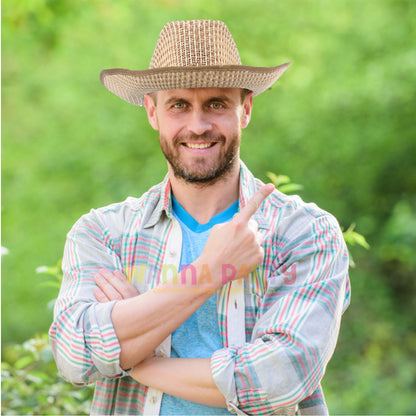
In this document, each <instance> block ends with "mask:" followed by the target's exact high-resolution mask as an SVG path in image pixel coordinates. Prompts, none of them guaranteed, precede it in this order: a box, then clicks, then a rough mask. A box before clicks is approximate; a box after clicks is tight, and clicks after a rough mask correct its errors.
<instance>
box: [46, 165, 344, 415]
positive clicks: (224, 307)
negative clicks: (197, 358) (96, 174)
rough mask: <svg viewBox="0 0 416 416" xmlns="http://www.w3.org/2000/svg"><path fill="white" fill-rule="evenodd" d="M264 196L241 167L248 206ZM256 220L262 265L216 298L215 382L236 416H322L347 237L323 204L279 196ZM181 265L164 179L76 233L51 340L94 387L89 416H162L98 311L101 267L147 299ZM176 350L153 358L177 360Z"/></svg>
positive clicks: (62, 361)
mask: <svg viewBox="0 0 416 416" xmlns="http://www.w3.org/2000/svg"><path fill="white" fill-rule="evenodd" d="M261 185H262V183H261V182H260V181H259V180H257V179H255V178H254V177H253V176H252V174H251V173H250V172H249V171H248V169H247V168H246V167H245V165H244V164H243V163H242V162H241V169H240V197H239V205H240V207H243V206H244V205H245V204H246V202H247V201H248V199H249V198H250V197H251V196H252V195H254V193H255V192H256V190H257V189H258V188H259V187H260V186H261ZM253 219H255V220H256V221H257V223H258V227H259V231H260V233H261V234H262V236H263V247H264V251H265V256H264V262H263V264H262V265H261V266H260V267H259V268H258V269H257V270H256V271H255V272H254V273H251V274H250V275H249V276H248V277H247V278H245V279H243V280H242V279H240V280H236V281H233V282H230V283H227V284H226V285H225V286H223V287H222V288H221V289H220V290H219V291H218V305H217V312H218V324H219V328H220V334H221V338H222V343H223V348H222V349H220V350H218V351H216V352H215V353H214V354H213V356H212V358H211V370H212V374H213V377H214V380H215V383H216V384H217V386H218V388H219V389H220V391H221V393H222V394H223V395H224V396H225V398H226V400H227V404H228V409H229V410H230V411H231V412H233V413H237V414H261V415H265V414H296V413H297V414H325V413H327V409H326V405H325V401H324V397H323V394H322V390H321V388H320V382H321V379H322V376H323V374H324V372H325V367H326V365H327V363H328V361H329V359H330V358H331V356H332V353H333V351H334V349H335V345H336V342H337V337H338V332H339V326H340V321H341V315H342V313H343V311H344V310H345V309H346V307H347V306H348V304H349V299H350V288H349V280H348V254H347V249H346V246H345V243H344V240H343V237H342V233H341V231H340V229H339V225H338V223H337V221H336V220H335V218H334V217H333V216H331V215H330V214H328V213H327V212H325V211H322V210H321V209H319V208H318V207H317V206H316V205H315V204H306V203H304V202H303V201H302V200H301V199H300V198H299V197H297V196H287V195H284V194H282V193H280V192H278V191H274V192H273V194H272V195H270V196H269V197H268V198H267V199H266V200H265V201H264V202H263V203H262V204H261V206H260V207H259V209H258V211H257V212H256V214H254V216H253ZM180 256H181V229H180V226H179V224H178V222H177V221H176V220H175V218H174V217H173V215H172V207H171V198H170V183H169V180H168V178H167V177H166V178H165V180H164V181H163V182H162V183H161V184H159V185H157V186H155V187H153V188H151V189H150V190H149V191H148V192H147V193H145V194H144V195H143V196H142V197H141V198H138V199H137V198H127V200H126V201H124V202H122V203H117V204H112V205H110V206H107V207H105V208H101V209H97V210H92V211H91V212H90V213H89V214H87V215H84V216H83V217H81V219H80V220H79V221H78V222H77V223H76V224H75V225H74V227H73V228H72V229H71V231H70V232H69V233H68V237H67V242H66V246H65V252H64V258H63V271H64V279H63V282H62V287H61V291H60V294H59V297H58V299H57V302H56V306H55V314H54V321H53V323H52V326H51V328H50V339H51V343H52V347H53V351H54V355H55V360H56V362H57V365H58V368H59V370H60V373H61V375H62V376H63V377H64V378H65V379H66V380H68V381H71V382H72V383H74V384H79V385H83V384H87V383H93V382H95V385H96V387H95V394H94V399H93V402H92V410H91V412H92V414H120V415H122V414H123V415H124V414H130V415H132V414H135V415H141V414H158V413H159V409H160V403H161V398H162V393H161V392H160V391H158V390H155V389H153V388H148V387H146V386H144V385H142V384H140V383H138V382H136V381H135V380H133V379H132V378H131V377H129V375H128V374H129V373H128V372H126V371H124V370H123V369H122V368H121V367H120V365H119V355H120V344H119V341H118V339H117V336H116V332H115V330H114V327H113V324H112V321H111V310H112V307H113V305H114V302H108V303H98V302H97V301H96V300H95V297H94V294H93V289H94V287H95V283H94V275H95V274H96V273H97V272H98V270H99V269H100V268H102V267H106V268H108V269H110V270H115V269H118V270H121V271H123V272H124V273H125V275H127V276H128V278H129V279H130V281H131V282H132V283H133V284H134V285H135V286H136V287H137V289H138V290H139V291H140V293H143V292H145V291H147V290H151V289H152V288H154V287H156V286H157V285H158V284H159V283H161V282H162V281H163V276H165V277H166V274H167V272H166V270H168V269H169V268H171V267H172V266H175V267H178V266H179V261H180ZM170 342H171V341H170V336H169V337H168V338H167V339H166V340H165V341H164V342H163V343H162V344H161V345H160V346H159V347H158V348H157V349H156V355H161V356H169V354H170V346H171V345H170Z"/></svg>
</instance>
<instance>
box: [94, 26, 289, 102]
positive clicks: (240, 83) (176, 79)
mask: <svg viewBox="0 0 416 416" xmlns="http://www.w3.org/2000/svg"><path fill="white" fill-rule="evenodd" d="M289 65H290V63H286V64H283V65H279V66H276V67H271V68H261V67H252V66H244V65H241V60H240V55H239V53H238V49H237V46H236V44H235V42H234V39H233V38H232V36H231V33H230V32H229V30H228V28H227V26H226V25H225V23H223V22H221V21H215V20H191V21H178V22H170V23H167V24H166V25H165V26H164V27H163V29H162V31H161V33H160V35H159V39H158V41H157V44H156V48H155V51H154V53H153V56H152V59H151V61H150V64H149V69H146V70H141V71H131V70H128V69H119V68H116V69H107V70H104V71H102V72H101V75H100V79H101V82H102V84H103V85H104V86H105V88H107V89H108V90H109V91H111V92H113V93H114V94H115V95H117V96H118V97H120V98H122V99H123V100H125V101H127V102H129V103H131V104H134V105H139V106H143V105H144V98H143V97H144V95H145V94H148V93H150V92H154V91H160V90H171V89H181V88H209V87H217V88H247V89H249V90H251V91H253V93H254V95H258V94H260V93H262V92H263V91H265V90H266V89H267V88H269V87H270V86H271V85H272V84H273V83H274V82H276V80H277V79H278V78H279V77H280V76H281V75H282V74H283V72H284V71H285V70H286V69H287V67H288V66H289Z"/></svg>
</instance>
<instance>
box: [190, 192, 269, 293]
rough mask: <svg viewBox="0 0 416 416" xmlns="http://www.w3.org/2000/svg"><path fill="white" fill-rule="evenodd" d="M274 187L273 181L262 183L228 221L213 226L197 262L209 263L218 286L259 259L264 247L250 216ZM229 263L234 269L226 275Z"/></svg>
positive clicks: (249, 270) (247, 270) (252, 265)
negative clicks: (233, 271)
mask: <svg viewBox="0 0 416 416" xmlns="http://www.w3.org/2000/svg"><path fill="white" fill-rule="evenodd" d="M273 190H274V186H273V184H267V185H264V186H263V187H261V188H260V189H259V190H258V191H257V192H256V194H255V195H254V196H253V197H252V198H251V199H250V200H249V201H248V202H247V204H246V206H245V207H244V208H243V209H242V210H241V211H240V212H239V213H238V214H236V215H235V216H234V218H233V219H232V220H231V221H229V222H228V223H224V224H218V225H215V226H214V227H213V228H212V231H211V233H210V236H209V238H208V241H207V244H206V246H205V249H204V251H203V253H202V254H201V256H200V258H199V259H198V260H197V262H198V263H199V265H200V267H203V265H204V264H207V265H209V270H210V272H211V276H212V277H213V278H214V279H216V283H217V285H218V286H222V285H224V284H225V283H227V281H229V280H234V279H237V278H241V277H245V276H247V275H248V274H249V273H250V272H251V271H252V270H253V269H255V268H256V267H257V266H258V265H259V264H261V263H262V261H263V257H264V250H263V248H262V246H261V238H260V237H261V236H260V235H259V234H258V231H257V227H256V225H257V224H256V223H255V222H254V221H253V220H251V217H252V216H253V215H254V214H255V212H256V211H257V209H258V208H259V206H260V204H261V203H262V202H263V201H264V200H265V199H266V198H267V197H268V196H269V195H270V194H271V193H272V192H273ZM253 223H254V224H253ZM229 266H233V267H234V268H235V271H236V273H233V274H230V275H229V276H227V275H226V273H224V272H225V271H226V270H227V267H229ZM220 280H221V281H220Z"/></svg>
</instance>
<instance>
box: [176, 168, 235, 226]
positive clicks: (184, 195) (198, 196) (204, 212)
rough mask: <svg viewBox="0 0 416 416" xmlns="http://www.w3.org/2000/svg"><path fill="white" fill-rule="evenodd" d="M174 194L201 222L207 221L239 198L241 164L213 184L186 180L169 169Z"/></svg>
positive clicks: (189, 212)
mask: <svg viewBox="0 0 416 416" xmlns="http://www.w3.org/2000/svg"><path fill="white" fill-rule="evenodd" d="M169 179H170V183H171V187H172V192H173V195H174V196H175V198H176V200H177V201H178V203H179V204H180V205H181V206H182V207H183V208H184V209H185V210H186V212H188V214H190V215H192V217H193V218H194V219H195V220H196V221H198V222H199V223H200V224H205V223H207V222H208V221H209V220H210V219H211V218H212V217H213V216H214V215H217V214H219V213H220V212H222V211H224V210H225V209H227V208H228V207H229V206H231V205H232V204H233V203H234V202H235V201H237V199H238V195H239V180H240V164H239V163H236V166H234V167H233V169H232V171H230V172H228V174H227V175H225V176H224V178H221V179H220V180H218V181H216V182H215V183H214V184H212V185H206V184H204V185H199V184H193V183H188V182H185V181H184V180H181V179H178V178H176V177H175V176H174V174H173V173H172V172H171V169H169Z"/></svg>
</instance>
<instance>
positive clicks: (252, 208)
mask: <svg viewBox="0 0 416 416" xmlns="http://www.w3.org/2000/svg"><path fill="white" fill-rule="evenodd" d="M273 191H274V185H273V184H271V183H268V184H267V185H263V186H262V187H261V188H260V189H259V190H258V191H257V192H256V193H255V194H254V195H253V196H252V197H251V198H250V199H249V200H248V202H247V204H246V205H245V207H244V208H242V210H241V211H240V212H239V213H238V214H237V218H238V219H239V220H240V221H247V222H248V221H249V220H250V218H251V217H252V216H253V215H254V214H255V212H256V211H257V210H258V208H259V206H260V204H261V203H262V202H263V201H264V200H265V199H266V198H267V197H268V196H269V195H270V194H271V193H272V192H273Z"/></svg>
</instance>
